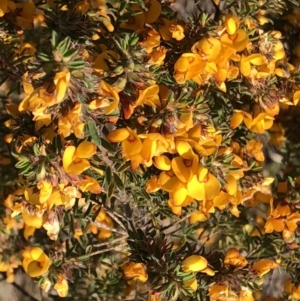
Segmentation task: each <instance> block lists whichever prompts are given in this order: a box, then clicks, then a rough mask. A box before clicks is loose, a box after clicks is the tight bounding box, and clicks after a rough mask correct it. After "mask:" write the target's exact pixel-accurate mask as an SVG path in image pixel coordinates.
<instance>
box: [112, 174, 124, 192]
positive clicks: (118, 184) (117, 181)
mask: <svg viewBox="0 0 300 301" xmlns="http://www.w3.org/2000/svg"><path fill="white" fill-rule="evenodd" d="M113 176H114V181H115V183H116V186H117V187H118V188H119V189H120V190H123V189H124V184H123V182H122V180H121V178H120V177H119V176H118V175H117V174H116V173H114V175H113Z"/></svg>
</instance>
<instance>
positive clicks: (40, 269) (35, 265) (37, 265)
mask: <svg viewBox="0 0 300 301" xmlns="http://www.w3.org/2000/svg"><path fill="white" fill-rule="evenodd" d="M22 256H23V258H24V259H23V268H24V270H25V272H26V273H27V274H28V275H29V276H30V277H39V276H42V275H43V274H45V273H46V272H47V271H48V269H49V267H50V265H51V260H50V258H49V257H48V256H47V255H46V254H45V253H44V251H43V250H42V249H41V248H39V247H30V248H28V249H26V250H25V251H24V252H23V253H22Z"/></svg>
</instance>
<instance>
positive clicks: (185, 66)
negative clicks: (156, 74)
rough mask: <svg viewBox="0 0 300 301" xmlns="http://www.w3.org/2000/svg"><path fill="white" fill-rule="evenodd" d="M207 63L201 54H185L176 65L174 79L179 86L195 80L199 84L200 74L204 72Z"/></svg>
mask: <svg viewBox="0 0 300 301" xmlns="http://www.w3.org/2000/svg"><path fill="white" fill-rule="evenodd" d="M204 68H205V61H204V60H203V59H202V58H201V56H200V55H199V54H195V53H184V54H182V55H181V57H180V58H179V59H178V60H177V62H176V63H175V65H174V78H175V80H176V82H177V83H178V84H184V83H185V82H186V81H187V80H190V79H193V80H194V81H195V82H197V83H199V79H198V76H199V73H200V72H201V71H202V70H204Z"/></svg>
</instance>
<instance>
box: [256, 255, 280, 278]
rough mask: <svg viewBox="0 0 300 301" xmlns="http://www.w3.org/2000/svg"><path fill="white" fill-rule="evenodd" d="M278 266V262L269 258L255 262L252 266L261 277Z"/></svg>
mask: <svg viewBox="0 0 300 301" xmlns="http://www.w3.org/2000/svg"><path fill="white" fill-rule="evenodd" d="M275 268H277V264H276V263H275V262H273V261H271V260H269V259H262V260H260V261H258V262H256V263H254V264H253V265H252V267H251V270H252V271H255V272H256V273H257V275H258V276H259V277H262V276H264V275H265V274H267V273H269V272H270V270H271V269H275Z"/></svg>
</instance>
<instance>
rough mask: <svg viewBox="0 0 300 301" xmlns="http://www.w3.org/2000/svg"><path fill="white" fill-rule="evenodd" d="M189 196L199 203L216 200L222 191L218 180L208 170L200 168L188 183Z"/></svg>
mask: <svg viewBox="0 0 300 301" xmlns="http://www.w3.org/2000/svg"><path fill="white" fill-rule="evenodd" d="M187 189H188V193H187V194H188V195H189V196H190V197H192V198H194V199H196V200H198V201H205V200H212V199H214V198H215V197H216V196H217V195H218V194H219V191H220V189H221V185H220V182H219V181H218V179H217V178H216V177H215V176H214V175H213V174H211V173H210V172H209V171H208V169H207V168H205V167H203V166H199V167H198V170H197V173H196V174H195V175H194V176H193V177H192V179H191V180H190V181H189V182H188V183H187Z"/></svg>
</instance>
